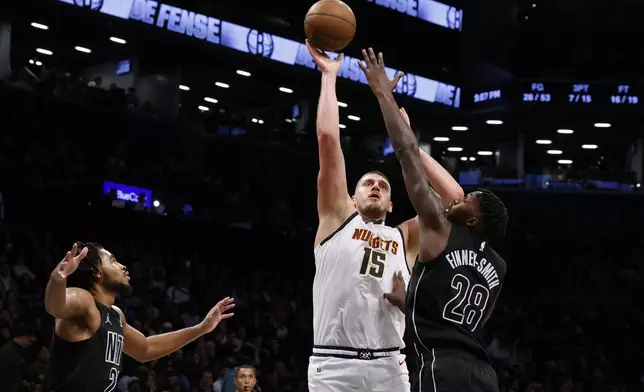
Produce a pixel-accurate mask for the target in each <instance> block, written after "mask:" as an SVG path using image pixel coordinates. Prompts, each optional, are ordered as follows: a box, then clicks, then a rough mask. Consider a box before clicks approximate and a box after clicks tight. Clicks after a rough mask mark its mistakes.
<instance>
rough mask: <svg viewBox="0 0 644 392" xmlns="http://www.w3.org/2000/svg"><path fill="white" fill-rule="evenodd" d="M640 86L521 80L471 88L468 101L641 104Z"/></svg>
mask: <svg viewBox="0 0 644 392" xmlns="http://www.w3.org/2000/svg"><path fill="white" fill-rule="evenodd" d="M642 91H643V90H642V86H640V85H637V84H633V83H606V82H561V81H556V82H553V81H540V80H532V81H529V80H521V81H516V82H512V83H508V84H506V85H503V86H498V87H492V88H490V87H488V88H479V89H475V91H474V92H472V94H471V98H470V99H471V100H470V103H471V105H472V107H473V108H474V109H476V108H477V107H481V106H484V105H485V106H486V107H490V106H492V107H493V106H495V104H498V105H499V106H500V105H510V106H532V107H537V106H541V107H548V106H552V107H593V106H604V107H625V108H627V107H631V108H639V107H640V106H644V104H643V103H642V101H641V99H640V98H642V97H641V93H642Z"/></svg>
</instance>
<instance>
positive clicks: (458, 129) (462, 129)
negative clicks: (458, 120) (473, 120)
mask: <svg viewBox="0 0 644 392" xmlns="http://www.w3.org/2000/svg"><path fill="white" fill-rule="evenodd" d="M452 131H467V127H464V126H462V125H454V126H453V127H452Z"/></svg>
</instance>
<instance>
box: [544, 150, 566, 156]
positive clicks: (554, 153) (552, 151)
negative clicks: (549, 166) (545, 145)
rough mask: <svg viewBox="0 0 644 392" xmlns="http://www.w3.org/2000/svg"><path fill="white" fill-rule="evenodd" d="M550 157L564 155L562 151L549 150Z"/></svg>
mask: <svg viewBox="0 0 644 392" xmlns="http://www.w3.org/2000/svg"><path fill="white" fill-rule="evenodd" d="M547 152H548V155H561V154H563V151H561V150H548V151H547Z"/></svg>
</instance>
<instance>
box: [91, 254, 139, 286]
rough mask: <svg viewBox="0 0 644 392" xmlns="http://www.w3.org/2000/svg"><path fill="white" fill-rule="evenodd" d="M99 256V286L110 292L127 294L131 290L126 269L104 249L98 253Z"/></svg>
mask: <svg viewBox="0 0 644 392" xmlns="http://www.w3.org/2000/svg"><path fill="white" fill-rule="evenodd" d="M99 254H100V256H101V261H102V263H101V279H100V282H101V286H103V287H104V288H105V289H107V290H108V291H110V292H113V293H117V294H127V293H129V292H130V291H131V290H132V287H131V286H130V274H129V273H128V271H127V268H126V267H125V266H124V265H123V264H121V263H119V262H118V261H116V257H114V255H113V254H111V253H110V252H108V251H107V250H105V249H101V250H100V252H99Z"/></svg>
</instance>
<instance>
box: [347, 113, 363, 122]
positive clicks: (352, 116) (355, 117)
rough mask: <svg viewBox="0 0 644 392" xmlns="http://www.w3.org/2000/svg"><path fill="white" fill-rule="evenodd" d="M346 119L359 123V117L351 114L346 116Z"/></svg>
mask: <svg viewBox="0 0 644 392" xmlns="http://www.w3.org/2000/svg"><path fill="white" fill-rule="evenodd" d="M347 118H348V119H349V120H353V121H360V117H358V116H354V115H353V114H350V115H348V116H347Z"/></svg>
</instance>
